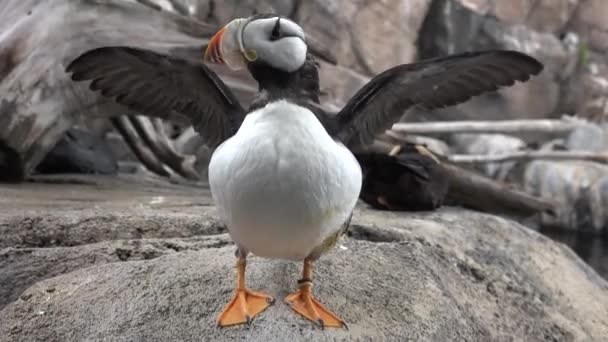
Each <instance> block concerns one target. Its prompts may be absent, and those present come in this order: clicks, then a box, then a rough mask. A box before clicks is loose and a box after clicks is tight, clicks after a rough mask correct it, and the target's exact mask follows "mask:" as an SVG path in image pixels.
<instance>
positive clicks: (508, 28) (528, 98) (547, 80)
mask: <svg viewBox="0 0 608 342" xmlns="http://www.w3.org/2000/svg"><path fill="white" fill-rule="evenodd" d="M532 3H533V2H531V1H484V0H475V1H471V0H456V1H454V0H437V1H434V2H433V3H432V5H431V6H430V9H429V12H428V15H427V17H426V18H425V21H424V24H423V25H422V28H421V31H420V33H419V39H418V47H419V55H420V57H421V58H431V57H437V56H445V55H449V54H453V53H459V52H464V51H476V50H487V49H509V50H518V51H522V52H525V53H527V54H530V55H532V56H535V57H536V58H538V59H539V60H540V61H541V62H543V63H544V64H545V70H544V71H543V73H542V74H540V75H539V76H537V77H534V78H533V79H532V80H530V81H529V82H526V83H524V84H518V85H516V86H514V87H510V88H508V89H504V90H501V91H498V92H496V93H491V94H488V95H485V96H480V97H477V98H475V99H472V100H471V101H468V102H467V103H465V104H462V105H460V106H457V107H456V109H457V110H456V112H455V113H458V111H462V112H471V114H470V116H473V117H477V118H479V117H483V118H485V119H511V118H537V117H546V116H547V115H549V114H553V113H555V112H556V111H557V110H558V105H559V100H560V95H559V94H560V88H561V85H560V80H561V79H563V78H567V77H568V76H569V75H570V73H572V72H573V71H572V70H571V69H572V68H571V67H570V65H571V64H572V63H573V60H574V61H576V57H577V55H576V53H573V52H571V51H570V50H568V49H567V47H566V46H565V45H564V43H563V42H561V41H560V40H559V39H558V37H557V36H556V35H554V34H552V33H548V32H539V31H536V30H534V29H533V28H530V27H528V26H526V25H525V23H524V22H523V20H524V18H525V16H526V14H527V13H528V12H530V11H531V8H530V6H531V4H532ZM536 3H538V2H536ZM535 11H536V10H535ZM540 13H542V11H541V12H540ZM538 94H543V96H538ZM443 111H444V112H454V109H451V108H449V109H446V110H443ZM441 112H442V111H439V115H440V116H441ZM454 115H456V114H454ZM446 116H447V115H446Z"/></svg>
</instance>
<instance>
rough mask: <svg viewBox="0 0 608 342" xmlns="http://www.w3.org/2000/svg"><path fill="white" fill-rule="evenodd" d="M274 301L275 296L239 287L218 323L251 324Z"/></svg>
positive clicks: (224, 325)
mask: <svg viewBox="0 0 608 342" xmlns="http://www.w3.org/2000/svg"><path fill="white" fill-rule="evenodd" d="M273 303H274V298H273V297H272V296H269V295H266V294H263V293H258V292H253V291H250V290H248V289H239V290H237V292H236V293H235V294H234V297H232V300H230V302H229V303H228V305H226V308H224V311H222V313H221V314H220V317H219V318H218V320H217V325H218V326H220V327H227V326H231V325H237V324H245V323H247V324H250V323H251V320H252V319H253V318H254V317H255V316H256V315H257V314H259V313H260V312H262V311H264V310H265V309H266V308H267V307H269V306H270V305H272V304H273Z"/></svg>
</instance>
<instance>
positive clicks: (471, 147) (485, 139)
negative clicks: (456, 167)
mask: <svg viewBox="0 0 608 342" xmlns="http://www.w3.org/2000/svg"><path fill="white" fill-rule="evenodd" d="M450 142H451V143H452V144H453V145H452V146H453V148H454V149H455V151H456V152H457V153H463V154H487V155H496V154H503V153H509V152H515V151H520V150H523V149H525V148H526V143H525V142H524V141H523V140H522V139H520V138H517V137H513V136H509V135H505V134H455V135H454V136H452V137H451V139H450ZM518 164H519V163H517V162H507V163H487V164H482V165H479V166H477V168H478V169H479V170H480V171H482V172H483V173H484V174H485V175H487V176H488V177H491V178H494V179H497V180H500V181H504V180H506V179H507V178H508V177H509V176H511V173H512V172H514V171H515V168H516V166H517V165H518Z"/></svg>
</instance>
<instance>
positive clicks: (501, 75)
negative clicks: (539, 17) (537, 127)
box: [331, 50, 543, 147]
mask: <svg viewBox="0 0 608 342" xmlns="http://www.w3.org/2000/svg"><path fill="white" fill-rule="evenodd" d="M542 69H543V65H542V64H541V63H540V62H539V61H537V60H536V59H534V58H532V57H530V56H528V55H526V54H523V53H521V52H516V51H499V50H497V51H484V52H469V53H463V54H458V55H452V56H448V57H441V58H435V59H429V60H425V61H422V62H419V63H412V64H403V65H399V66H396V67H394V68H391V69H389V70H387V71H385V72H383V73H381V74H380V75H378V76H376V77H374V78H373V79H372V80H371V81H370V82H369V83H367V84H366V85H365V86H364V87H363V88H361V90H359V91H358V92H357V93H356V94H355V95H354V96H353V97H352V98H351V99H350V101H349V102H348V103H347V104H346V106H344V108H343V109H342V110H341V111H340V112H339V113H338V115H337V116H335V118H334V120H336V122H335V125H333V126H332V127H335V131H334V132H331V133H332V135H334V136H337V137H338V138H339V139H340V140H341V141H342V142H343V143H344V144H345V145H346V146H349V147H353V146H356V145H358V144H369V143H371V142H372V141H373V139H374V136H375V135H376V134H378V133H380V132H381V131H382V130H383V129H386V128H388V127H387V126H389V125H390V124H392V123H393V122H394V121H396V120H398V119H399V117H400V116H401V115H402V114H403V113H404V112H405V110H406V109H407V108H409V107H411V106H415V105H417V106H421V107H423V108H425V109H429V110H430V109H436V108H442V107H446V106H451V105H455V104H458V103H461V102H464V101H467V100H468V99H470V98H471V97H472V96H476V95H480V94H482V93H484V92H488V91H494V90H496V89H498V88H499V87H501V86H511V85H513V84H514V83H515V81H522V82H523V81H527V80H528V79H529V78H530V75H536V74H538V73H540V72H541V70H542Z"/></svg>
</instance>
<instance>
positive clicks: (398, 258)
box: [0, 178, 608, 341]
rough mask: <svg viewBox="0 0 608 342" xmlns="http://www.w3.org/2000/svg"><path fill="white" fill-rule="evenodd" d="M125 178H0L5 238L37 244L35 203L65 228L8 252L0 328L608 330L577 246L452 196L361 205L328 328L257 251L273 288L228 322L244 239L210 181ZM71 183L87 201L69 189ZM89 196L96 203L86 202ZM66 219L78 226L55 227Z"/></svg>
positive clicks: (597, 281) (286, 268)
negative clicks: (427, 207) (29, 233)
mask: <svg viewBox="0 0 608 342" xmlns="http://www.w3.org/2000/svg"><path fill="white" fill-rule="evenodd" d="M122 181H123V180H121V179H119V180H112V182H114V183H112V184H113V186H109V184H107V182H104V181H103V179H102V178H95V181H94V183H93V185H90V184H76V185H69V184H64V185H62V188H63V189H64V191H63V192H62V193H60V194H57V191H56V187H54V185H53V184H33V185H30V184H24V185H21V186H19V187H16V186H2V187H0V195H2V196H0V206H2V208H7V210H3V211H2V215H0V226H1V227H3V229H4V231H3V232H2V234H0V241H2V243H3V245H4V246H7V245H17V244H19V243H21V245H22V246H24V245H25V246H27V245H28V244H27V243H24V241H27V239H21V240H20V239H19V238H16V237H20V236H24V235H23V233H21V231H22V230H27V229H29V228H28V226H27V225H25V226H24V225H20V224H18V223H19V222H20V221H19V220H26V219H27V215H34V214H37V215H39V217H46V216H50V217H53V219H50V220H40V221H38V222H37V223H36V226H37V229H36V231H37V232H38V233H36V235H39V234H44V232H45V231H48V232H49V233H47V236H48V237H47V239H50V238H51V237H54V238H55V239H56V240H55V241H56V242H55V243H54V244H51V245H43V246H42V247H35V246H31V245H30V246H29V247H26V248H19V249H18V248H14V247H7V248H5V249H4V250H2V252H1V253H0V272H1V274H2V275H3V276H5V275H7V276H8V277H9V278H8V279H6V280H5V279H3V282H2V283H1V284H0V285H1V287H2V288H3V289H4V288H5V286H7V284H11V283H13V284H15V285H14V287H15V288H14V289H12V291H8V292H7V291H4V290H3V291H4V292H2V296H3V297H0V298H3V299H4V300H6V298H10V300H12V302H10V303H9V304H8V305H6V306H5V307H4V308H3V309H2V310H1V311H0V341H63V340H112V341H133V340H146V341H167V340H183V341H191V340H233V339H248V340H255V341H286V340H326V339H327V340H329V339H331V340H404V339H411V340H434V341H444V340H467V341H487V340H528V341H546V340H556V341H587V340H601V339H602V338H603V337H605V336H606V335H607V334H608V283H606V281H604V280H603V279H601V278H600V277H599V276H598V275H597V274H596V273H595V272H594V271H592V270H591V269H590V268H589V267H588V266H587V265H585V264H584V263H583V262H582V261H581V260H580V259H579V258H578V257H577V256H575V255H574V253H573V252H572V251H571V250H570V249H568V248H567V247H565V246H563V245H561V244H558V243H555V242H552V241H551V240H549V239H548V238H545V237H543V236H541V235H539V234H538V233H536V232H533V231H530V230H528V229H526V228H524V227H522V226H520V225H518V224H516V223H514V222H512V221H509V220H506V219H502V218H498V217H494V216H491V215H485V214H479V213H475V212H471V211H466V210H460V209H450V208H445V209H442V210H440V211H438V212H434V213H416V214H398V213H391V212H377V211H373V210H369V209H366V208H364V207H360V208H359V209H357V211H356V212H355V215H354V217H353V226H352V227H351V229H350V233H349V234H350V237H347V238H344V239H343V240H341V242H340V244H339V246H338V247H337V248H335V250H334V251H332V252H331V253H330V254H328V255H326V256H324V257H323V258H322V259H321V260H320V261H319V262H317V264H316V267H315V280H316V282H315V291H316V294H317V296H318V297H319V299H320V300H321V301H322V302H324V303H325V304H326V305H327V306H328V307H330V308H331V309H333V310H335V311H336V312H337V313H339V314H340V315H341V316H342V317H343V318H344V319H345V320H346V321H347V323H348V324H349V328H350V330H335V329H327V330H324V331H323V330H319V329H317V328H315V327H314V326H313V325H311V324H310V323H309V322H308V321H306V320H304V319H303V318H301V317H299V316H297V315H296V314H294V313H293V312H291V310H290V309H289V308H288V307H287V306H286V305H285V304H283V303H282V301H281V300H280V299H282V298H283V297H284V296H285V295H286V294H287V293H288V292H290V291H293V290H294V289H295V287H296V280H297V279H299V277H300V268H301V265H299V264H297V263H291V262H283V261H271V260H265V259H260V258H256V257H251V259H250V260H251V262H250V266H249V268H248V273H247V275H248V278H247V279H248V284H249V286H250V287H251V288H252V289H256V290H260V291H264V292H267V293H270V294H272V295H275V296H277V298H278V299H279V300H278V301H277V303H276V304H275V305H274V306H272V307H270V308H269V309H268V310H266V311H265V312H263V313H262V314H261V315H260V316H258V317H256V319H255V320H254V322H253V324H252V325H251V326H250V327H233V328H225V329H219V328H216V327H215V320H216V318H217V315H218V313H219V312H220V310H221V309H222V307H223V306H224V305H225V304H226V302H227V301H228V300H229V297H230V296H231V294H232V291H233V286H234V271H233V267H234V247H232V246H229V245H227V244H228V243H229V242H228V238H227V236H226V234H225V232H224V231H223V230H221V229H217V227H216V226H215V225H216V222H217V221H216V220H213V219H212V217H214V216H215V214H214V212H213V208H212V207H208V206H204V205H201V204H200V203H201V201H202V202H203V203H206V202H207V201H208V200H209V199H208V193H207V194H205V193H204V192H200V193H198V194H196V193H195V194H193V193H192V192H191V193H190V195H187V192H186V191H184V189H183V188H182V187H180V186H176V185H173V186H171V187H169V186H166V187H165V188H163V187H154V188H150V187H149V184H144V185H143V186H142V185H139V186H136V185H134V183H132V184H131V185H130V186H129V187H127V186H126V185H123V186H122V187H118V186H117V183H120V182H122ZM124 181H126V180H124ZM28 186H29V187H31V188H28ZM93 189H94V190H95V191H92V190H93ZM34 190H35V191H34ZM126 191H128V195H125V192H126ZM190 191H192V190H191V189H190ZM51 193H52V194H54V195H53V196H56V198H55V200H54V203H53V204H51V205H50V204H49V197H50V196H51ZM73 193H77V194H78V195H79V196H81V198H80V199H81V201H80V202H76V201H70V200H69V197H70V195H69V194H73ZM34 194H35V195H34ZM5 195H8V196H10V197H11V199H10V200H8V199H7V197H6V196H5ZM161 197H162V198H164V200H163V201H160V198H161ZM108 198H110V199H111V200H110V201H108V200H105V199H108ZM201 198H202V200H201ZM151 199H156V201H152V200H151ZM83 201H86V204H87V206H89V207H91V208H92V207H94V208H95V209H91V208H90V209H89V210H86V209H84V210H78V209H79V208H82V207H81V206H82V202H83ZM138 202H139V203H140V205H134V204H136V203H138ZM9 203H12V204H9ZM205 208H208V210H205ZM117 213H118V214H117ZM62 216H65V220H66V221H64V222H72V223H73V227H70V226H69V225H67V227H66V225H64V226H63V228H61V229H57V226H58V225H59V224H61V222H62V221H61V217H62ZM104 216H109V217H112V219H111V220H109V221H103V220H102V217H104ZM83 222H89V223H86V229H85V228H84V226H83V224H85V223H83ZM132 226H135V227H138V228H139V230H137V228H132ZM192 227H197V228H196V229H192ZM164 229H166V231H164ZM84 231H87V232H88V233H87V234H84V233H83V232H84ZM134 231H139V232H140V235H139V236H133V234H134V233H133V232H134ZM58 232H62V233H58ZM72 235H73V236H75V237H73V236H72ZM196 235H198V236H196ZM187 236H192V237H187ZM121 238H130V240H116V239H121ZM133 238H138V239H137V240H133ZM151 238H152V239H151ZM104 240H108V241H104ZM7 241H10V243H9V242H7ZM43 279H44V280H43ZM558 280H559V281H558ZM28 286H30V287H29V288H28V289H27V290H25V291H24V292H21V291H22V289H24V288H26V287H28ZM8 287H10V285H8Z"/></svg>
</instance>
